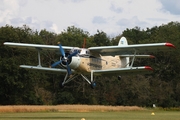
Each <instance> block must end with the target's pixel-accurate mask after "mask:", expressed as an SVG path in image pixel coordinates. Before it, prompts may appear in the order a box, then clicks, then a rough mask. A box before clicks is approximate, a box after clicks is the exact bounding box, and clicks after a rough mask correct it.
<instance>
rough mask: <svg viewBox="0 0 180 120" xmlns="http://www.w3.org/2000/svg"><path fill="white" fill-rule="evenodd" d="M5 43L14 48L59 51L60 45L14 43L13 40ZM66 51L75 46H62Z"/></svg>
mask: <svg viewBox="0 0 180 120" xmlns="http://www.w3.org/2000/svg"><path fill="white" fill-rule="evenodd" d="M4 45H7V46H9V47H14V48H22V49H30V50H48V51H55V52H56V51H58V52H59V46H55V45H40V44H27V43H13V42H5V43H4ZM62 47H63V49H64V50H65V51H69V50H71V49H73V47H68V46H62Z"/></svg>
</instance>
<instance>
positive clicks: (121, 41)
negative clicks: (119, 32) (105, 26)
mask: <svg viewBox="0 0 180 120" xmlns="http://www.w3.org/2000/svg"><path fill="white" fill-rule="evenodd" d="M126 45H128V42H127V39H126V38H125V37H121V39H120V40H119V44H118V46H126Z"/></svg>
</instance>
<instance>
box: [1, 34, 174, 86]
mask: <svg viewBox="0 0 180 120" xmlns="http://www.w3.org/2000/svg"><path fill="white" fill-rule="evenodd" d="M4 45H6V46H9V47H14V48H22V49H25V50H35V51H37V53H38V56H37V58H38V65H37V66H32V65H20V67H21V68H26V69H36V70H44V71H52V72H59V73H61V74H64V79H63V80H62V82H60V85H61V87H63V86H64V85H65V84H67V83H68V82H70V81H72V80H74V79H76V78H77V77H78V76H81V77H82V78H83V79H84V80H85V81H87V82H88V83H89V84H90V85H91V87H92V88H94V87H95V86H96V83H95V80H94V77H95V76H98V75H102V74H114V75H117V78H118V79H119V80H120V79H121V76H120V75H123V74H132V73H135V74H138V73H144V72H152V70H153V69H152V68H151V67H150V66H138V67H134V66H133V64H134V61H135V58H153V57H154V56H152V55H148V54H144V53H150V52H154V51H160V50H162V51H170V50H172V48H175V46H174V45H173V44H171V43H168V42H166V43H151V44H134V45H128V42H127V39H126V38H125V37H121V39H120V40H119V43H118V45H117V46H99V47H89V48H84V47H83V48H79V47H69V46H62V45H61V43H58V45H40V44H27V43H13V42H5V43H4ZM45 51H52V52H59V53H60V59H59V60H58V61H56V62H54V63H52V64H51V65H50V67H49V66H42V64H41V53H42V52H45ZM87 76H90V79H89V78H88V77H87Z"/></svg>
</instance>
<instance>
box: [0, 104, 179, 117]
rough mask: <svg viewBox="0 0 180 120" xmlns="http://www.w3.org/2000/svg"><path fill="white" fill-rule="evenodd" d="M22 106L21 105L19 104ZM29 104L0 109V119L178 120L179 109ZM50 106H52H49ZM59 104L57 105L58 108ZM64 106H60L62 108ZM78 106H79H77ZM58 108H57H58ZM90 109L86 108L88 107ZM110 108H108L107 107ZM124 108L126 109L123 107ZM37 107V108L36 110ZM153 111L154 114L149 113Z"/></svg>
mask: <svg viewBox="0 0 180 120" xmlns="http://www.w3.org/2000/svg"><path fill="white" fill-rule="evenodd" d="M3 107H8V108H9V109H10V108H11V107H10V106H0V110H2V108H3ZM16 107H17V108H18V109H20V108H19V107H20V106H12V108H13V109H14V108H16ZM21 107H23V106H21ZM29 107H30V106H28V107H27V106H26V107H25V106H24V108H28V109H31V111H27V110H25V109H24V110H25V111H24V112H23V111H21V110H19V111H16V112H15V111H13V110H12V111H7V109H6V112H5V110H4V111H3V112H2V111H0V119H3V120H12V119H13V120H14V119H15V120H42V119H45V120H81V119H82V118H85V120H180V111H164V110H159V109H158V110H154V109H144V108H139V109H137V108H136V107H120V108H121V109H120V108H119V107H112V106H109V107H108V106H82V105H81V106H79V105H78V106H72V108H71V107H70V106H68V107H69V108H68V107H67V106H66V108H67V109H70V108H71V109H70V111H68V110H67V109H66V110H64V111H63V110H59V111H58V110H54V111H53V110H52V108H51V110H50V111H47V109H46V111H44V109H42V107H40V106H39V107H40V108H41V110H42V111H38V110H39V109H38V107H36V108H34V106H33V108H34V109H36V112H35V111H33V110H32V108H31V107H30V108H29ZM51 107H52V106H51ZM59 107H60V106H58V108H59ZM63 107H65V106H61V107H60V108H62V109H63ZM78 107H79V108H78ZM60 108H59V109H60ZM83 108H84V109H85V110H84V111H82V109H83ZM90 108H91V110H88V109H90ZM108 108H110V109H108ZM125 108H126V109H125ZM37 109H38V110H37ZM128 109H129V110H128ZM152 112H154V114H155V115H151V113H152Z"/></svg>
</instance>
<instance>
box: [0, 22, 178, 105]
mask: <svg viewBox="0 0 180 120" xmlns="http://www.w3.org/2000/svg"><path fill="white" fill-rule="evenodd" d="M122 36H125V37H126V38H127V40H128V43H129V44H142V43H159V42H171V43H173V44H174V45H175V46H176V50H174V51H169V52H163V51H157V52H153V53H149V54H152V55H154V56H155V57H156V58H154V59H149V58H148V59H147V58H137V59H135V66H143V65H149V66H151V67H152V68H154V72H153V73H151V74H137V75H124V76H122V80H120V81H118V80H117V76H118V75H117V76H108V75H107V76H98V77H96V84H97V86H96V88H95V89H91V87H90V85H89V84H88V83H87V82H86V81H84V80H83V79H82V78H81V77H78V78H76V80H73V81H72V82H70V83H68V84H67V85H66V86H65V87H64V88H63V89H60V88H59V81H60V80H62V79H63V78H64V76H63V75H61V74H58V73H48V72H43V71H36V70H27V69H22V68H19V65H21V64H27V65H37V64H38V59H37V52H34V51H30V50H21V49H14V48H9V47H7V46H3V43H4V42H7V41H9V42H21V43H34V44H47V45H57V42H58V41H61V43H62V45H64V46H76V47H82V45H83V40H84V38H85V39H86V47H87V48H88V47H91V46H109V45H117V44H118V42H119V39H120V38H121V37H122ZM179 39H180V23H179V22H170V23H167V24H163V25H161V26H154V27H152V28H146V29H141V28H140V27H138V26H136V27H134V28H131V29H129V28H127V29H126V30H124V31H123V32H122V33H121V34H119V35H117V36H116V37H114V38H110V37H108V35H107V34H106V33H105V32H103V31H101V30H97V33H95V34H94V35H90V34H89V32H88V31H84V30H83V29H80V28H77V27H75V26H70V27H67V29H66V30H64V31H62V32H61V33H59V34H57V33H53V32H50V31H47V30H46V29H43V30H40V31H35V30H32V29H31V28H30V27H28V26H26V25H23V26H22V27H13V26H11V25H6V26H3V27H1V28H0V43H1V47H0V104H1V105H19V104H21V105H22V104H23V105H24V104H25V105H57V104H90V105H92V104H93V105H94V104H99V105H130V106H131V105H137V106H146V107H148V106H152V104H156V105H157V106H161V107H178V106H180V79H179V78H180V74H179V71H180V56H179V55H180V54H179V52H180V50H179V49H178V47H179ZM58 59H59V56H58V55H57V54H56V53H52V52H49V51H44V52H43V53H42V56H41V60H42V65H44V66H49V65H51V63H52V61H57V60H58ZM119 74H120V73H119Z"/></svg>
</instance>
